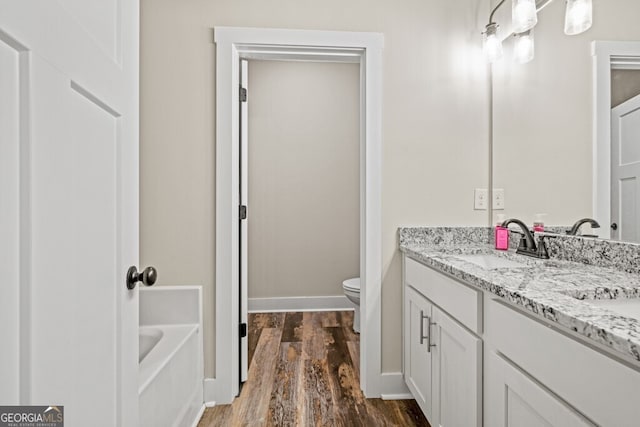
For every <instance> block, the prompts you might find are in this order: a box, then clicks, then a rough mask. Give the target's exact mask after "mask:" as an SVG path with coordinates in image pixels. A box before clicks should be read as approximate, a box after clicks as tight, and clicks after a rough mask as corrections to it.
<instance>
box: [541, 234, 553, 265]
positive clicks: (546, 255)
mask: <svg viewBox="0 0 640 427" xmlns="http://www.w3.org/2000/svg"><path fill="white" fill-rule="evenodd" d="M545 238H549V239H555V238H556V236H549V235H548V234H542V235H540V236H538V249H537V251H536V253H537V255H538V258H542V259H549V258H550V257H549V251H548V250H547V245H545V244H544V239H545Z"/></svg>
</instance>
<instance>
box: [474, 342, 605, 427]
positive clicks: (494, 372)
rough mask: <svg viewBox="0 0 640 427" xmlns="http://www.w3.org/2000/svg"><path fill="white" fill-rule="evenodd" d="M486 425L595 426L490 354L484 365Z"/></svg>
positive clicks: (520, 426)
mask: <svg viewBox="0 0 640 427" xmlns="http://www.w3.org/2000/svg"><path fill="white" fill-rule="evenodd" d="M485 382H486V390H487V397H486V403H487V407H488V408H490V410H489V411H486V413H485V416H486V419H485V425H490V426H495V427H551V426H553V427H586V426H593V424H591V423H590V422H589V421H588V420H586V419H585V418H584V417H582V416H581V415H580V414H579V413H578V412H576V411H575V410H574V409H573V408H571V407H569V406H568V405H566V404H565V403H564V402H562V401H561V400H560V399H558V398H556V397H555V396H554V395H553V394H551V393H550V392H548V391H547V390H545V389H543V388H541V387H540V386H539V385H538V384H537V383H536V382H534V381H533V380H531V379H530V378H529V377H527V376H526V375H525V374H524V373H522V372H521V371H520V370H519V369H517V368H516V367H515V366H513V365H512V364H510V363H509V362H508V361H506V360H505V359H503V358H502V357H500V356H499V355H497V354H496V353H494V352H490V354H489V356H488V358H487V363H486V364H485Z"/></svg>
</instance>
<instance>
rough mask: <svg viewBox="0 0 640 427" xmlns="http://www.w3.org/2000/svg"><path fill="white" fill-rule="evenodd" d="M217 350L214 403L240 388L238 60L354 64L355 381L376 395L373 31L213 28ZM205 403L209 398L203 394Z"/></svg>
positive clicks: (377, 168)
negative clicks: (357, 95)
mask: <svg viewBox="0 0 640 427" xmlns="http://www.w3.org/2000/svg"><path fill="white" fill-rule="evenodd" d="M214 32H215V43H216V266H215V268H216V284H215V289H216V302H215V309H216V313H215V316H216V327H215V329H216V352H215V353H216V355H215V381H214V383H213V384H214V386H213V390H212V393H211V394H212V396H211V397H213V400H215V401H216V403H218V404H226V403H231V402H232V401H233V398H234V397H235V396H236V395H237V394H238V391H239V368H238V366H239V349H238V336H239V335H238V333H239V327H238V316H239V308H238V306H239V300H238V289H239V278H238V271H239V253H238V248H239V246H238V244H239V240H238V206H239V200H238V180H239V176H238V175H239V174H238V164H239V163H238V162H239V150H238V134H239V132H238V120H239V112H238V104H237V102H238V87H239V65H240V64H239V62H240V61H239V60H240V58H252V59H271V60H297V61H327V62H351V63H360V85H361V89H360V277H361V281H362V284H363V285H362V289H361V291H360V292H361V297H360V312H361V326H360V327H361V334H360V346H361V351H360V367H361V368H360V386H361V388H362V390H363V391H364V393H365V395H366V396H367V397H380V392H381V390H380V378H381V370H382V363H381V321H382V319H381V300H382V235H381V233H382V221H381V193H382V191H381V187H382V171H381V165H382V124H381V119H382V48H383V41H384V38H383V35H382V34H380V33H359V32H338V31H308V30H283V29H262V28H232V27H215V29H214ZM205 399H206V400H210V399H209V398H208V397H205Z"/></svg>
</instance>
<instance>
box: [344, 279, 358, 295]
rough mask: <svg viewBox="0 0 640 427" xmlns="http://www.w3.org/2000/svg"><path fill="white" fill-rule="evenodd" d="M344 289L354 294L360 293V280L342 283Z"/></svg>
mask: <svg viewBox="0 0 640 427" xmlns="http://www.w3.org/2000/svg"><path fill="white" fill-rule="evenodd" d="M342 288H343V289H345V290H348V291H352V292H360V278H359V277H355V278H353V279H349V280H345V281H344V282H342Z"/></svg>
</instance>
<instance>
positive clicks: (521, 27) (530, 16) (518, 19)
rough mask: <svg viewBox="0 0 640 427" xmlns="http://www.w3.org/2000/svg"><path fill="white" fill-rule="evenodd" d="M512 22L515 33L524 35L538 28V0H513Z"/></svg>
mask: <svg viewBox="0 0 640 427" xmlns="http://www.w3.org/2000/svg"><path fill="white" fill-rule="evenodd" d="M511 22H512V23H513V32H514V33H516V34H519V33H524V32H525V31H528V30H530V29H532V28H533V27H535V26H536V24H537V23H538V11H537V9H536V0H512V4H511Z"/></svg>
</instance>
